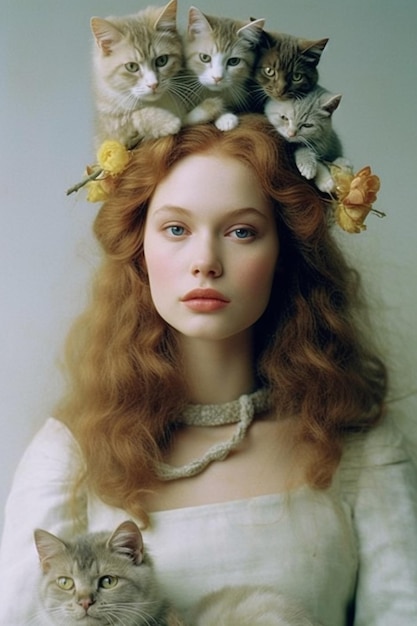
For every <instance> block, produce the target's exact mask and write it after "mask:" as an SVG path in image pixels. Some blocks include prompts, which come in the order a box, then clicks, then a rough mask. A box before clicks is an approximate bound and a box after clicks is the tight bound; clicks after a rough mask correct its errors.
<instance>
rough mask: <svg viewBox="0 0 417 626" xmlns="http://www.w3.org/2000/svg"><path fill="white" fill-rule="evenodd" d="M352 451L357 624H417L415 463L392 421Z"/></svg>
mask: <svg viewBox="0 0 417 626" xmlns="http://www.w3.org/2000/svg"><path fill="white" fill-rule="evenodd" d="M348 456H349V457H350V458H349V462H348V468H347V474H349V472H350V477H351V479H352V477H353V476H354V475H355V474H356V480H354V481H353V480H352V482H351V487H352V485H353V484H354V483H356V488H355V489H353V490H352V489H351V498H352V511H353V523H354V527H355V530H356V535H357V541H358V551H359V573H358V581H357V592H356V602H355V620H354V626H392V624H401V626H416V624H417V472H416V468H415V466H414V464H413V462H412V460H411V459H410V457H409V455H408V454H407V452H406V450H405V448H404V442H403V438H402V436H401V434H400V433H399V431H397V429H396V428H395V427H394V426H393V424H392V423H391V422H390V421H388V420H387V421H386V422H384V423H383V424H382V425H380V426H378V427H377V428H376V429H375V430H374V431H372V432H371V433H369V434H368V435H367V437H366V438H365V440H364V441H363V442H362V444H360V445H358V446H356V447H353V448H352V450H351V452H350V454H349V455H348Z"/></svg>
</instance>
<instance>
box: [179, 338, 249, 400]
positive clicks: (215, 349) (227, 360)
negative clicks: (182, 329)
mask: <svg viewBox="0 0 417 626" xmlns="http://www.w3.org/2000/svg"><path fill="white" fill-rule="evenodd" d="M181 345H182V355H183V364H184V369H185V376H186V380H187V386H188V390H189V394H190V401H191V402H192V403H196V404H222V403H224V402H230V401H231V400H235V399H236V398H238V397H239V396H240V395H242V394H244V393H249V392H251V391H254V390H255V375H254V367H253V356H252V342H251V340H250V338H248V337H247V336H242V335H240V336H238V337H232V338H231V339H229V340H226V341H206V340H199V339H194V338H187V337H185V338H183V340H182V341H181Z"/></svg>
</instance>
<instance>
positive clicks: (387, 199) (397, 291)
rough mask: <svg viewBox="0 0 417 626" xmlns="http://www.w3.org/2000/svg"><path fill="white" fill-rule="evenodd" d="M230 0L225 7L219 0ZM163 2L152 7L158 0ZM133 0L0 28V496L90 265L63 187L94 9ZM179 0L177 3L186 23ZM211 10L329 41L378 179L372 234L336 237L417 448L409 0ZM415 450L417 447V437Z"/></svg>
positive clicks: (282, 2)
mask: <svg viewBox="0 0 417 626" xmlns="http://www.w3.org/2000/svg"><path fill="white" fill-rule="evenodd" d="M226 4H227V6H226ZM161 5H162V2H161ZM144 6H146V4H145V3H143V2H142V3H138V2H134V1H133V0H119V1H117V0H113V1H109V0H69V1H66V2H64V1H59V0H37V1H36V2H34V1H33V0H3V2H2V20H1V25H0V29H1V31H2V32H1V33H0V35H1V36H0V51H1V54H0V120H1V121H0V139H1V143H0V181H1V187H0V191H1V209H0V211H1V228H0V254H1V263H0V332H1V344H0V374H1V375H0V402H1V404H0V406H1V413H0V455H1V456H0V458H1V466H2V472H1V478H0V506H1V508H3V505H4V502H5V498H6V494H7V491H8V489H9V487H10V483H11V479H12V475H13V472H14V470H15V467H16V464H17V462H18V459H19V457H20V456H21V454H22V452H23V450H24V448H25V446H26V445H27V443H28V441H29V440H30V438H31V436H32V435H33V433H34V432H35V431H36V430H37V429H38V428H39V426H40V425H41V424H42V422H43V421H44V419H45V418H46V417H47V416H48V415H50V414H51V411H52V407H53V405H54V402H55V400H56V399H57V398H58V397H59V394H60V391H61V385H62V381H61V376H60V373H59V367H58V361H59V356H60V354H61V348H62V344H63V341H64V337H65V334H66V331H67V328H68V326H69V324H70V322H71V320H72V319H73V318H74V316H75V315H76V314H77V312H79V311H80V310H81V308H82V307H83V304H84V302H85V298H86V294H87V291H88V289H87V283H88V279H89V276H90V275H91V271H92V269H93V267H94V265H95V263H96V260H97V259H96V252H95V247H94V243H93V241H92V238H91V235H90V228H91V223H92V220H93V218H94V215H95V213H96V211H97V206H98V205H95V204H89V203H87V202H86V201H85V194H84V193H83V192H79V193H78V194H77V195H72V196H70V197H67V196H66V194H65V192H66V189H67V188H68V187H69V186H70V185H71V184H73V183H75V182H77V181H78V180H79V179H80V178H81V176H82V173H83V170H84V167H85V165H86V164H87V163H91V162H94V160H95V159H94V154H93V151H92V142H91V137H92V119H93V107H92V99H91V93H90V49H91V45H92V44H91V34H90V29H89V19H90V17H91V16H92V15H99V16H103V17H105V16H107V15H110V14H117V15H123V14H127V13H132V12H136V11H137V10H139V9H141V8H143V7H144ZM188 6H189V5H188V4H186V3H184V2H181V0H180V15H181V21H182V22H183V21H184V18H185V15H186V11H187V8H188ZM197 6H198V7H199V8H201V9H202V10H203V11H205V12H207V13H209V14H218V15H226V16H229V17H240V18H248V17H249V16H255V17H265V18H266V20H267V21H266V28H267V29H270V30H279V31H283V32H289V33H292V34H295V35H300V36H303V37H309V38H322V37H325V36H327V37H330V42H329V44H328V46H327V48H326V50H325V52H324V53H323V56H322V60H321V63H320V76H321V80H320V82H321V84H322V85H324V86H325V87H327V88H328V89H330V90H333V91H335V92H340V93H342V94H343V99H342V104H341V106H340V108H339V109H338V110H337V111H336V113H335V114H334V124H335V128H336V130H337V131H338V132H339V134H340V136H341V138H342V141H343V143H344V147H345V152H346V155H347V156H349V157H350V158H351V160H352V161H353V163H354V165H355V167H356V168H357V169H359V168H361V167H362V166H364V165H368V164H369V165H371V167H372V169H373V170H374V171H375V172H376V173H377V174H378V175H379V176H380V178H381V181H382V189H381V192H380V194H379V199H378V203H377V205H376V208H378V209H379V210H381V211H384V212H385V213H386V214H387V215H386V217H385V218H384V219H379V218H378V217H375V216H372V215H370V216H369V218H368V220H367V224H368V230H367V231H366V232H364V233H362V234H360V235H345V234H343V233H341V234H340V238H341V240H342V243H343V245H344V246H345V248H346V249H347V251H348V253H349V254H350V255H351V256H352V259H353V261H354V263H355V264H356V266H357V267H358V268H360V269H361V271H362V272H363V274H364V277H365V284H366V289H367V292H368V294H369V296H370V298H371V301H372V309H373V314H374V315H375V318H374V319H375V322H374V327H373V332H375V334H376V335H377V337H378V338H379V340H380V342H381V344H382V346H383V349H384V351H385V353H386V356H387V359H388V362H389V364H390V366H391V368H392V372H393V374H392V376H393V382H394V383H395V390H394V392H393V395H394V396H395V402H393V403H392V405H393V408H394V409H395V410H396V411H398V413H399V415H400V418H401V420H400V424H401V427H402V428H403V429H404V430H405V432H406V433H407V434H408V435H409V437H410V440H411V441H414V444H415V445H416V446H417V435H416V434H415V433H416V430H417V429H416V408H417V401H416V396H415V395H410V393H411V392H415V389H416V387H417V385H416V382H415V379H416V375H415V372H416V370H417V336H416V331H415V327H416V322H415V319H416V314H417V290H416V282H417V281H416V279H417V267H416V266H417V264H416V231H417V207H416V178H417V158H416V154H417V149H416V146H417V125H416V123H415V118H416V113H417V110H416V102H417V87H416V84H417V81H416V61H415V59H416V58H417V43H416V35H415V30H416V25H417V3H416V2H415V0H395V2H394V1H393V0H349V1H348V2H342V1H340V0H279V2H278V1H277V0H256V2H255V1H254V0H253V1H248V0H229V1H228V2H227V3H225V2H224V1H221V0H211V1H210V2H208V1H207V0H206V2H201V3H197ZM416 449H417V448H416Z"/></svg>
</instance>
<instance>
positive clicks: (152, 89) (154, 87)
mask: <svg viewBox="0 0 417 626" xmlns="http://www.w3.org/2000/svg"><path fill="white" fill-rule="evenodd" d="M146 86H147V87H149V89H150V90H151V91H152V92H153V93H155V91H156V90H157V87H158V83H150V84H147V85H146Z"/></svg>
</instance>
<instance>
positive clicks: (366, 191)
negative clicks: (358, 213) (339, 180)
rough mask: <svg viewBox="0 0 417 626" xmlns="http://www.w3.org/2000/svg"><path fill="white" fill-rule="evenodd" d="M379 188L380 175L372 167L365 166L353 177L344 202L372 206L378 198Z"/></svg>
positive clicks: (349, 204)
mask: <svg viewBox="0 0 417 626" xmlns="http://www.w3.org/2000/svg"><path fill="white" fill-rule="evenodd" d="M379 188H380V181H379V178H378V176H375V174H372V173H371V168H370V167H364V168H362V169H361V170H360V171H359V172H358V173H357V174H355V176H354V177H353V179H352V181H351V183H350V189H349V192H348V194H347V196H346V197H345V198H343V204H345V205H346V206H356V205H365V206H371V205H372V204H373V202H375V200H376V196H377V192H378V191H379Z"/></svg>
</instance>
